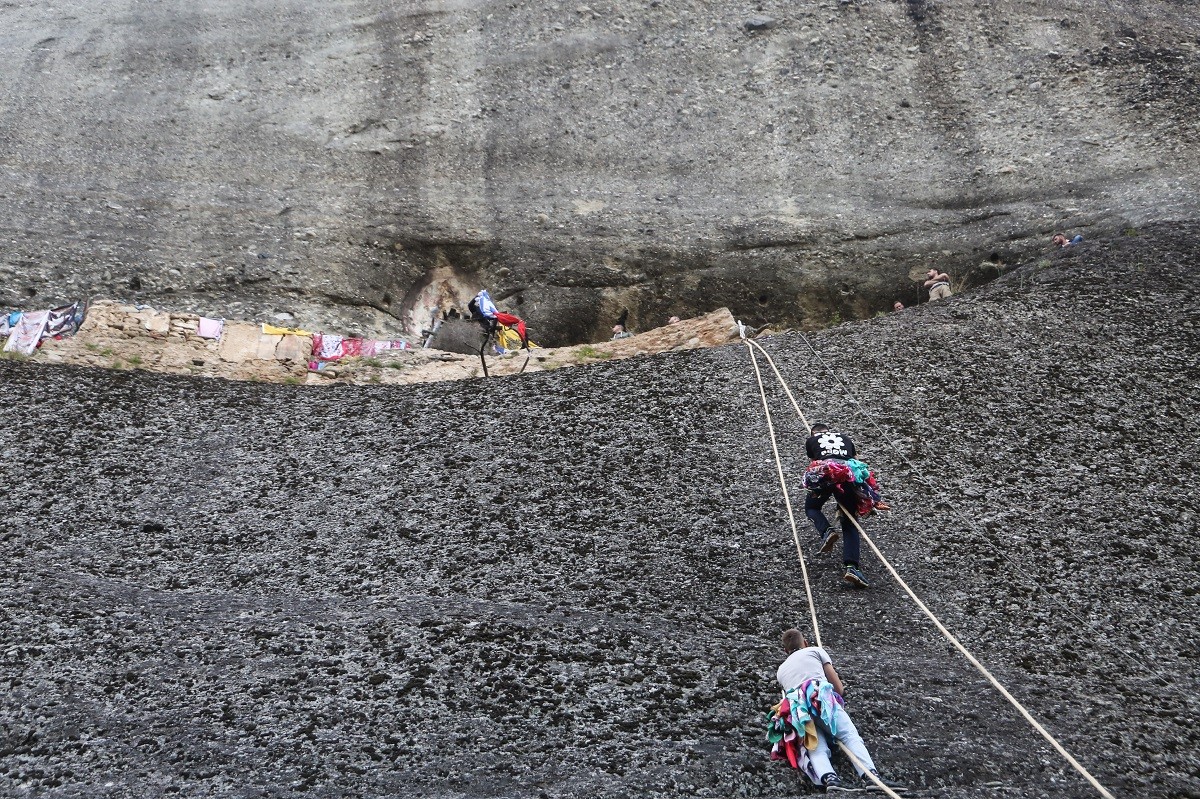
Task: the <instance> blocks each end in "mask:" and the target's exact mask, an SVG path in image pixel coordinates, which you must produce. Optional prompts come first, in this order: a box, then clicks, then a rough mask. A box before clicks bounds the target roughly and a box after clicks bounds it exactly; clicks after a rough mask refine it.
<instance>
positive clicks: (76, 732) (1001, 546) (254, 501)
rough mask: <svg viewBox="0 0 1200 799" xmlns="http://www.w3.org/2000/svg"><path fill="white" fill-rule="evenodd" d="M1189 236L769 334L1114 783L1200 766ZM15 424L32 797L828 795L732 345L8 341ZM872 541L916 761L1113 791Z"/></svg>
mask: <svg viewBox="0 0 1200 799" xmlns="http://www.w3.org/2000/svg"><path fill="white" fill-rule="evenodd" d="M1160 236H1161V238H1160ZM1198 249H1200V228H1197V227H1196V226H1189V227H1183V228H1178V227H1177V228H1172V229H1170V230H1166V229H1164V230H1161V231H1154V230H1151V231H1147V232H1146V233H1145V234H1144V235H1143V236H1141V237H1138V238H1129V239H1121V240H1119V241H1114V242H1095V243H1089V244H1088V245H1086V246H1085V247H1084V248H1081V249H1079V250H1077V251H1074V252H1072V253H1069V254H1067V255H1065V256H1061V257H1056V258H1055V259H1054V260H1053V261H1052V262H1051V263H1043V264H1042V265H1040V266H1039V265H1030V266H1027V267H1024V268H1021V269H1018V270H1016V271H1014V272H1012V273H1011V274H1009V275H1007V276H1005V277H1004V278H1002V279H1000V280H998V281H996V282H995V283H993V284H991V285H989V286H988V287H986V288H984V289H982V290H977V291H974V292H971V293H969V294H966V295H963V296H960V297H956V298H954V299H953V300H952V301H950V302H946V303H943V304H940V305H936V306H923V307H920V308H916V309H912V310H909V311H905V312H903V313H900V314H893V315H890V316H887V317H881V318H878V319H875V320H872V321H870V322H863V323H857V324H852V325H845V326H843V327H840V328H837V329H834V330H829V331H826V332H824V333H821V334H819V335H814V336H811V337H810V339H809V340H810V341H811V342H812V344H813V346H814V347H815V348H816V351H817V352H819V353H820V356H821V359H823V360H824V361H825V362H827V363H829V364H831V365H833V366H835V368H836V372H835V373H830V372H827V371H825V370H824V369H823V368H822V366H821V362H820V360H819V359H818V358H816V357H815V356H814V354H813V352H812V351H811V350H810V349H809V348H808V346H807V344H806V342H805V341H804V340H803V339H801V338H800V337H799V336H793V335H783V336H778V337H775V338H772V339H768V340H764V342H763V343H764V346H765V347H766V348H767V349H768V350H769V351H770V352H771V353H772V354H773V355H774V356H775V358H776V359H777V361H778V363H779V365H780V368H781V369H782V370H783V372H784V374H785V376H786V377H787V378H788V380H789V382H790V383H791V384H792V385H793V386H794V387H795V388H796V390H797V391H798V393H799V398H800V401H801V403H802V404H803V406H804V407H805V410H806V412H807V413H809V414H810V416H812V417H813V418H820V419H824V420H830V421H833V422H835V423H836V424H838V425H839V426H842V427H843V428H845V429H846V430H847V431H848V432H850V433H851V434H852V435H853V436H854V437H855V438H856V439H857V440H858V441H860V442H861V444H862V449H863V454H864V456H865V457H866V458H867V459H868V460H870V461H871V462H872V463H873V464H874V465H875V466H876V467H877V468H878V470H879V471H880V473H881V476H882V478H883V481H884V484H885V488H886V489H887V493H888V494H889V496H890V497H892V499H893V501H894V505H895V511H894V512H893V513H892V514H891V515H890V516H889V517H887V518H878V517H876V518H875V519H872V520H870V521H869V522H868V523H867V529H868V532H869V533H871V534H872V535H873V536H874V538H875V540H876V541H877V542H878V543H879V545H880V546H881V547H882V548H883V550H884V551H885V553H887V554H888V555H889V556H890V557H891V558H892V559H893V561H894V563H895V564H896V566H897V568H898V569H899V570H900V571H901V573H902V574H904V575H905V576H906V577H907V578H908V579H909V580H910V581H911V583H912V584H913V586H914V587H915V588H916V590H917V591H918V592H919V593H920V594H921V595H922V596H924V597H925V598H926V600H927V601H928V603H929V604H930V605H931V606H932V607H933V608H934V609H935V610H936V611H937V612H938V613H939V615H940V616H941V618H942V619H943V620H944V621H945V622H946V623H947V624H948V625H949V626H950V627H951V628H952V629H953V630H955V631H957V632H958V633H959V634H960V635H961V637H962V639H963V640H964V641H965V642H966V643H967V645H968V646H969V647H971V648H972V649H973V650H974V652H975V653H976V654H977V655H978V656H979V657H980V658H981V659H982V660H983V661H984V662H985V663H987V664H988V665H989V666H990V667H991V668H993V669H994V671H995V673H996V674H997V676H998V677H999V678H1000V679H1001V680H1002V681H1003V682H1005V684H1006V685H1008V686H1009V687H1010V689H1011V690H1012V691H1013V692H1014V693H1015V694H1016V695H1017V696H1018V697H1019V698H1020V699H1021V700H1022V701H1024V702H1027V703H1028V704H1029V706H1030V707H1031V709H1033V711H1034V712H1035V714H1036V715H1037V716H1038V717H1039V718H1040V719H1041V720H1042V721H1043V722H1044V723H1045V724H1046V725H1047V726H1048V727H1049V728H1050V729H1051V730H1052V731H1053V732H1054V733H1055V734H1056V735H1057V736H1059V737H1060V738H1061V740H1062V741H1063V742H1064V743H1065V744H1066V745H1067V747H1068V748H1069V749H1071V750H1072V751H1073V752H1074V753H1075V754H1076V755H1077V756H1078V757H1079V758H1080V759H1081V760H1082V761H1083V762H1084V763H1085V764H1087V765H1088V766H1089V768H1091V769H1092V770H1093V771H1094V773H1095V774H1096V775H1097V776H1098V777H1099V778H1100V779H1101V781H1102V782H1104V783H1105V784H1107V785H1109V786H1110V787H1111V788H1112V789H1113V791H1114V793H1115V794H1116V795H1118V796H1138V797H1169V796H1196V795H1200V780H1197V778H1196V777H1195V776H1193V775H1195V774H1196V772H1197V770H1198V769H1200V756H1198V755H1197V750H1198V749H1200V746H1198V745H1200V733H1198V732H1197V731H1196V729H1195V726H1194V725H1195V719H1196V718H1197V715H1200V699H1198V698H1197V693H1198V689H1200V684H1198V680H1197V676H1196V674H1197V669H1198V665H1200V664H1198V663H1197V650H1198V647H1197V630H1198V628H1200V614H1198V611H1200V607H1198V600H1197V589H1196V570H1197V566H1198V564H1197V557H1198V554H1200V542H1198V541H1197V539H1196V535H1195V533H1196V522H1197V513H1198V511H1197V501H1196V499H1195V497H1194V495H1193V493H1192V492H1193V491H1194V485H1193V484H1194V482H1195V477H1196V462H1197V458H1198V457H1200V453H1198V451H1197V450H1198V449H1200V445H1198V443H1197V442H1198V440H1200V429H1198V428H1200V424H1198V423H1197V415H1198V413H1200V401H1198V399H1197V391H1196V384H1197V380H1198V378H1200V374H1198V369H1197V343H1198V334H1197V324H1198V323H1200V318H1198V316H1200V314H1198V310H1197V308H1198V304H1197V302H1196V299H1195V295H1196V293H1197V290H1198V289H1200V285H1198V283H1200V281H1198V279H1197V277H1196V272H1197V258H1196V256H1195V254H1194V253H1195V252H1197V251H1198ZM842 381H845V384H846V385H849V386H850V387H851V389H850V392H849V394H850V395H852V396H853V398H854V399H855V400H856V402H855V401H852V400H851V399H849V398H848V394H847V392H846V390H845V387H844V385H843V384H842ZM770 394H771V398H772V407H773V409H774V412H775V418H776V421H777V423H779V424H780V426H781V432H782V433H783V442H784V445H785V447H786V449H787V452H788V453H789V456H788V467H789V469H790V470H791V471H792V474H793V475H794V476H795V475H798V470H799V469H800V468H802V466H803V463H802V461H801V460H800V459H799V458H797V457H796V456H795V454H794V453H795V452H796V449H797V444H798V440H799V439H798V428H797V424H796V422H795V420H794V418H793V417H792V415H791V414H790V411H788V406H786V403H785V402H784V401H783V399H782V396H781V395H780V393H779V392H778V390H776V389H774V388H773V387H772V389H771V391H770ZM0 450H2V452H3V466H2V467H0V468H2V469H3V477H4V486H5V491H4V494H3V499H0V511H2V513H3V519H4V523H3V528H0V639H2V641H3V643H2V645H0V687H2V690H0V795H4V796H23V795H29V796H113V797H117V796H160V795H172V794H178V795H184V796H239V797H240V796H285V795H286V796H294V795H302V796H313V797H318V796H330V797H332V796H349V795H358V796H431V797H447V798H449V797H487V796H552V797H576V796H578V797H585V796H586V797H594V796H600V797H617V796H622V797H624V796H709V797H726V796H782V795H790V794H795V793H802V792H803V791H804V789H803V788H802V787H801V786H800V785H799V784H798V782H797V781H796V779H795V777H794V776H793V775H792V774H791V773H789V772H788V770H787V769H785V768H783V767H781V766H779V765H778V764H771V763H769V762H767V760H766V750H765V748H764V745H763V740H762V731H761V726H760V721H761V716H762V713H763V711H764V710H765V709H766V707H767V706H768V705H769V704H770V703H771V702H772V701H773V699H774V697H775V693H776V692H775V688H774V685H773V681H772V680H773V673H774V668H775V666H776V665H777V663H778V661H779V659H780V657H781V654H780V652H778V651H777V646H776V639H777V636H778V633H779V631H780V630H781V629H782V628H784V627H785V626H788V625H790V624H793V623H801V624H803V623H805V622H804V617H805V610H804V605H803V590H802V585H801V583H800V580H799V576H798V569H797V567H796V561H795V552H794V546H793V544H792V541H791V535H790V531H789V530H788V527H787V519H786V513H785V510H784V507H783V504H782V502H781V498H780V492H779V489H778V485H777V482H776V478H775V471H774V465H773V462H772V460H771V454H770V447H769V443H768V440H767V438H766V434H765V425H764V423H763V419H762V413H761V408H760V404H759V399H758V395H757V389H756V387H755V384H754V380H753V373H752V371H751V368H750V364H749V360H748V356H747V352H746V350H745V348H744V347H741V346H740V345H736V346H730V347H726V348H722V349H717V350H709V351H697V352H691V353H683V354H678V355H670V356H661V357H655V358H643V359H634V360H631V361H624V362H621V363H615V364H611V365H601V366H596V367H592V368H585V369H570V370H563V371H560V372H555V373H547V374H540V375H530V376H526V377H522V378H516V379H497V380H492V381H479V382H470V383H461V384H444V383H443V384H437V385H432V386H419V387H408V388H404V389H383V388H378V389H368V388H355V389H350V388H347V389H331V390H329V391H313V390H304V389H301V388H294V387H285V386H265V385H255V384H234V383H226V382H221V381H195V380H186V379H175V378H167V377H162V376H155V375H151V374H145V373H109V372H98V371H82V370H71V369H55V368H49V367H46V368H42V367H38V368H34V367H30V366H27V365H24V364H16V363H12V362H0ZM793 498H794V499H795V500H796V501H797V502H798V501H799V500H800V495H799V492H798V491H796V490H795V485H793ZM797 513H798V514H799V513H801V511H799V509H798V510H797ZM801 518H802V517H801ZM801 533H802V535H804V536H805V537H806V538H807V537H808V535H809V530H808V527H807V525H806V524H804V525H802V526H801ZM864 565H865V567H866V569H867V571H868V574H869V575H870V576H871V577H872V578H874V579H875V581H876V584H875V587H873V588H872V589H871V590H869V591H865V592H854V591H851V590H849V589H847V588H844V587H843V586H842V584H841V583H840V582H839V581H838V580H837V579H836V571H835V569H834V566H833V564H832V563H831V562H830V561H827V560H822V561H818V562H816V563H814V564H813V568H812V571H813V574H814V581H815V590H816V594H817V602H818V606H819V610H820V612H821V614H822V619H821V621H822V632H823V636H824V638H825V643H826V645H827V646H828V648H829V649H830V650H831V651H832V653H833V655H834V657H835V660H837V661H838V663H839V665H840V667H841V669H842V671H843V674H844V676H845V677H846V678H847V683H848V691H847V693H848V697H849V702H850V708H851V711H852V713H853V715H854V716H855V719H856V721H857V722H858V724H859V727H860V729H862V731H863V732H864V734H865V736H866V738H867V740H868V743H869V745H870V746H871V747H872V749H873V752H874V754H875V755H876V759H877V760H878V761H879V763H880V765H881V766H882V768H883V770H884V772H885V774H886V775H887V776H890V777H892V778H894V779H896V780H898V781H900V782H903V783H907V784H911V785H915V786H924V787H926V788H927V792H928V794H929V795H936V796H947V797H1015V796H1022V797H1025V796H1032V797H1041V796H1045V797H1086V796H1091V795H1094V793H1093V792H1092V791H1091V789H1090V788H1088V787H1087V785H1086V784H1085V783H1084V782H1083V781H1082V780H1081V779H1080V778H1079V777H1078V776H1077V775H1075V773H1074V772H1073V771H1071V770H1070V769H1069V768H1068V767H1067V766H1066V765H1065V764H1064V763H1063V762H1062V761H1061V760H1060V759H1059V758H1058V757H1057V755H1055V754H1054V753H1053V752H1052V751H1051V750H1050V749H1049V748H1048V747H1047V746H1045V745H1044V744H1043V743H1042V742H1041V741H1040V739H1037V738H1036V737H1035V735H1034V733H1033V732H1032V731H1030V730H1029V729H1028V727H1027V726H1026V725H1025V724H1024V722H1022V721H1021V720H1020V719H1019V718H1018V717H1017V716H1016V714H1015V712H1014V711H1013V710H1012V709H1011V708H1010V707H1009V706H1008V705H1007V704H1005V703H1004V702H1003V700H1001V699H1000V698H999V697H997V696H996V694H995V692H994V691H992V689H991V688H990V687H989V686H987V685H986V684H985V683H984V682H983V681H982V679H981V678H980V677H979V676H978V675H977V674H976V673H975V672H974V671H973V670H972V669H971V668H970V667H969V666H968V665H967V664H966V663H965V662H964V661H963V660H962V659H961V658H960V657H959V656H958V655H957V654H955V653H954V652H953V651H952V650H950V648H949V647H948V646H947V645H946V644H945V643H944V642H943V641H942V640H941V639H940V637H939V636H937V634H936V633H935V632H934V631H932V629H931V626H930V625H929V624H928V623H927V622H925V621H924V620H923V619H922V618H921V617H920V616H919V615H918V613H917V611H915V609H914V608H913V607H912V606H911V604H910V603H908V602H907V600H906V599H905V598H904V597H903V595H902V594H901V592H900V590H899V589H898V588H896V587H895V586H894V585H892V584H891V583H890V581H889V580H888V579H887V578H886V575H885V574H884V572H883V569H882V567H881V566H880V565H879V564H878V562H877V560H876V559H875V558H874V557H873V556H868V557H867V558H866V559H865V563H864Z"/></svg>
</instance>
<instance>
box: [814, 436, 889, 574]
mask: <svg viewBox="0 0 1200 799" xmlns="http://www.w3.org/2000/svg"><path fill="white" fill-rule="evenodd" d="M804 451H805V454H807V455H808V457H809V460H810V461H811V462H810V463H809V465H808V469H807V470H806V471H805V473H804V487H805V489H807V493H806V494H805V496H804V515H805V516H807V517H808V519H809V521H811V522H812V523H813V527H815V528H816V530H817V535H819V536H820V537H821V543H820V544H819V545H818V546H817V554H819V555H824V554H826V553H828V552H831V551H832V550H833V545H834V544H835V543H837V539H838V532H837V531H836V530H835V529H834V528H833V527H832V525H830V523H829V519H828V518H827V517H826V516H825V514H824V512H823V511H822V510H821V508H823V507H824V506H825V503H826V502H828V501H829V498H830V497H834V498H835V499H836V500H837V503H838V505H840V506H841V508H843V509H845V512H844V513H843V512H842V511H841V510H839V511H838V516H839V517H840V522H841V524H840V526H841V528H842V532H841V537H842V565H843V567H844V568H845V571H844V572H843V574H842V579H844V580H845V581H846V582H848V583H850V584H851V585H853V586H856V587H858V588H867V587H869V586H870V583H869V582H867V578H866V576H865V575H864V574H863V572H862V569H861V568H860V566H859V546H860V541H859V535H858V527H857V526H855V521H854V520H855V519H857V518H859V517H863V516H867V515H869V514H870V513H871V512H873V511H874V510H876V509H878V510H890V508H889V507H888V505H887V504H886V503H885V502H883V498H882V497H881V496H880V494H879V485H878V483H877V482H876V480H875V475H874V474H872V473H871V470H870V468H869V467H868V466H867V465H866V464H865V463H863V462H862V461H860V460H857V459H856V458H855V457H854V456H855V455H856V454H857V452H856V450H855V448H854V442H853V441H851V440H850V437H849V436H847V435H845V434H844V433H839V432H837V431H835V430H831V429H830V428H829V425H827V424H823V423H821V422H818V423H816V424H814V425H813V426H812V429H811V430H810V431H809V436H808V439H807V440H806V441H805V442H804Z"/></svg>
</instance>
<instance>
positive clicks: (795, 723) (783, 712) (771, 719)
mask: <svg viewBox="0 0 1200 799" xmlns="http://www.w3.org/2000/svg"><path fill="white" fill-rule="evenodd" d="M841 704H842V698H841V697H840V696H838V694H837V691H835V690H833V685H832V684H830V683H829V682H828V681H827V680H805V681H804V682H802V683H801V684H800V685H799V687H797V688H789V689H788V690H786V691H784V692H783V699H782V701H780V703H779V704H778V705H776V706H775V707H773V708H771V710H770V712H769V713H767V740H768V741H769V742H770V743H771V759H772V760H786V761H787V762H788V763H789V764H790V765H791V767H792V768H794V769H799V770H800V771H802V772H804V774H805V776H807V777H808V778H809V779H810V780H812V781H813V783H814V784H816V785H819V784H820V778H821V777H820V775H819V774H817V773H816V771H815V770H814V769H813V767H812V764H811V762H810V761H809V757H808V753H809V752H811V751H812V750H813V749H816V748H817V724H818V723H820V724H821V726H822V728H823V729H825V730H827V731H828V732H829V733H831V734H833V735H837V720H836V719H837V717H836V714H835V712H834V711H835V710H836V708H837V707H838V706H839V705H841Z"/></svg>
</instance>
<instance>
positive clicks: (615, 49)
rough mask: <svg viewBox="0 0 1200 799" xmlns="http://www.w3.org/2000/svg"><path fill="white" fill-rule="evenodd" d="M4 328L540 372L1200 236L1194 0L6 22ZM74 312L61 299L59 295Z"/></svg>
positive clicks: (343, 12) (79, 11) (817, 319)
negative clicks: (431, 353) (60, 323)
mask: <svg viewBox="0 0 1200 799" xmlns="http://www.w3.org/2000/svg"><path fill="white" fill-rule="evenodd" d="M0 30H2V31H4V33H3V34H2V35H0V36H2V38H0V41H2V42H3V44H4V46H3V47H0V144H2V145H3V152H4V159H3V161H2V162H0V233H2V234H3V240H4V246H3V248H0V305H10V304H15V305H20V306H22V307H28V308H36V307H48V305H49V304H50V303H51V302H55V301H57V300H62V299H66V298H67V297H70V298H77V297H79V296H93V295H102V296H110V297H115V298H117V299H121V300H130V301H132V300H137V301H145V302H150V303H151V304H153V305H155V306H156V307H160V308H173V309H175V310H180V311H184V310H192V311H197V312H201V313H205V314H207V315H218V316H225V317H229V318H233V319H251V320H254V321H271V320H272V319H273V318H274V317H275V315H276V314H282V313H287V314H291V315H292V317H293V318H294V320H295V323H296V324H298V325H299V326H302V327H306V328H309V329H322V328H324V329H332V330H345V331H346V332H350V333H353V332H360V333H365V334H368V335H374V334H379V335H381V336H383V337H387V336H389V335H392V334H395V333H397V332H408V333H412V334H415V333H417V332H418V331H419V330H420V328H421V327H422V326H427V325H428V319H429V310H430V308H431V306H433V305H436V304H438V303H447V302H451V301H456V302H457V303H458V304H459V306H460V307H462V306H463V305H465V301H466V298H468V297H469V296H471V295H472V294H473V293H474V292H475V291H476V290H477V289H478V288H480V287H481V286H488V287H490V288H491V289H493V295H494V296H495V297H496V298H497V300H498V301H500V302H501V304H502V306H504V309H505V310H509V311H512V312H514V313H517V314H519V315H521V316H523V317H525V318H527V319H529V320H530V321H531V323H532V324H533V325H534V326H535V328H534V329H535V333H536V335H537V337H538V339H539V340H540V341H542V342H543V343H544V344H546V345H549V346H557V345H560V344H564V343H578V342H581V341H588V340H595V339H597V338H599V337H602V336H600V335H599V334H602V333H603V331H605V330H607V329H608V328H609V327H610V326H611V325H612V323H613V320H614V318H615V317H616V316H617V315H618V314H619V313H620V312H621V310H622V309H628V310H629V311H630V317H629V321H630V323H631V324H632V325H633V326H634V327H635V328H639V329H646V328H649V327H654V326H656V325H659V324H662V323H663V322H665V320H666V319H667V317H668V316H670V315H672V314H677V315H680V316H693V315H696V314H698V313H703V312H706V311H710V310H713V309H715V308H718V307H722V306H725V307H729V308H730V309H732V310H733V312H734V313H735V315H737V316H738V317H740V318H743V319H745V320H746V321H747V322H749V323H751V324H755V325H759V324H763V323H766V322H769V323H776V322H778V323H782V324H787V325H796V324H801V323H802V324H805V325H806V326H808V327H812V326H817V325H821V324H825V323H828V322H829V321H831V320H843V319H851V318H862V317H865V316H869V315H870V314H872V313H873V312H875V311H878V310H884V309H887V308H890V307H891V304H892V302H893V301H894V300H895V299H897V298H900V299H903V300H905V302H906V303H907V304H912V302H911V301H912V300H913V299H914V298H915V297H916V296H917V295H918V294H919V291H918V289H917V288H916V287H915V285H914V283H913V281H912V278H913V277H914V276H919V275H920V274H922V273H923V272H924V271H925V270H926V269H927V268H928V267H929V266H938V267H940V268H944V269H945V270H946V271H948V272H950V274H951V275H953V277H954V278H955V280H956V281H962V282H963V283H965V284H967V285H973V284H976V283H978V282H980V281H983V280H985V279H988V278H990V277H992V276H993V275H994V274H995V272H996V270H997V269H998V268H999V265H1001V264H1004V265H1011V264H1014V263H1019V262H1022V261H1024V260H1029V259H1030V258H1031V257H1032V255H1033V253H1034V252H1036V251H1038V250H1040V249H1042V248H1044V247H1045V246H1046V243H1047V242H1048V240H1049V237H1050V234H1051V233H1052V232H1053V231H1054V230H1055V229H1059V228H1064V229H1067V230H1070V231H1071V232H1082V233H1084V234H1085V235H1086V236H1087V237H1089V238H1093V237H1095V236H1096V235H1098V234H1100V233H1103V232H1105V231H1120V230H1122V229H1123V228H1125V227H1128V226H1134V227H1141V226H1143V225H1144V224H1145V223H1147V222H1148V221H1152V220H1161V219H1195V218H1197V214H1196V210H1197V207H1198V196H1197V191H1196V186H1197V185H1198V183H1200V181H1198V180H1197V175H1198V174H1200V169H1198V167H1200V161H1198V159H1200V146H1197V145H1198V144H1200V136H1198V132H1200V131H1198V128H1197V119H1200V92H1198V90H1197V84H1196V78H1195V76H1196V75H1197V73H1198V72H1200V42H1198V41H1197V38H1196V36H1197V31H1198V30H1200V8H1198V7H1197V5H1196V4H1195V3H1194V2H1190V0H1148V1H1145V2H1143V1H1139V2H1132V1H1126V2H1121V1H1120V0H1061V2H1055V3H1047V2H1044V1H1043V0H1037V1H1036V2H1034V1H1033V0H993V2H988V3H986V4H980V3H977V2H974V0H944V1H943V2H929V1H928V0H878V1H872V2H865V1H863V0H852V1H850V2H836V3H835V2H832V0H831V1H830V2H823V3H815V2H807V3H797V2H794V1H793V0H788V2H783V1H782V0H779V1H778V2H774V1H772V0H764V2H761V3H757V4H748V5H744V6H742V5H738V4H729V3H724V2H715V1H714V0H672V2H669V3H666V2H645V3H636V4H630V3H617V2H614V1H613V0H598V1H597V2H588V3H586V4H582V3H579V4H577V3H559V2H557V1H556V0H522V1H521V2H511V3H499V4H498V3H486V2H481V1H480V0H453V2H442V1H438V2H435V1H434V0H411V1H410V2H404V3H399V4H397V3H394V2H390V0H388V1H387V2H385V0H329V1H328V2H323V3H319V4H314V3H312V2H308V1H307V0H207V1H206V2H203V3H197V2H191V0H162V1H161V2H155V3H144V2H137V1H136V0H110V1H109V2H104V3H76V4H72V6H71V7H69V8H66V7H63V6H61V5H54V4H47V3H44V2H38V1H36V0H10V1H9V2H5V3H3V4H2V5H0ZM51 298H53V299H51Z"/></svg>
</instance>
